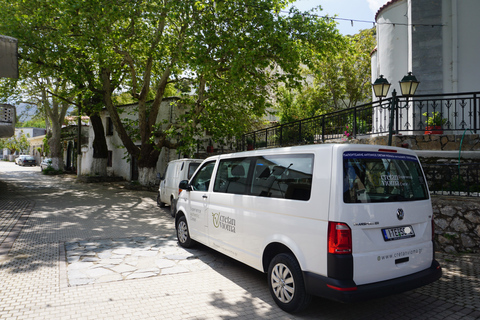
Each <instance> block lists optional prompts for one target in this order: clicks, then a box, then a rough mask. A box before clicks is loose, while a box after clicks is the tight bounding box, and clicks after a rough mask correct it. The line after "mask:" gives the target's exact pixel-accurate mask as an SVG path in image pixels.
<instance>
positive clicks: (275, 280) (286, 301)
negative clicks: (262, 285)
mask: <svg viewBox="0 0 480 320" xmlns="http://www.w3.org/2000/svg"><path fill="white" fill-rule="evenodd" d="M268 287H269V289H270V294H271V295H272V297H273V300H274V301H275V303H276V304H277V305H278V306H279V307H280V309H282V310H284V311H286V312H291V313H294V312H300V311H302V310H304V309H305V308H306V307H307V306H308V304H309V303H310V300H311V296H310V295H309V294H307V292H306V289H305V283H304V282H303V275H302V269H301V268H300V265H299V264H298V262H297V260H296V259H295V257H293V256H292V255H291V254H288V253H280V254H278V255H276V256H275V257H274V258H273V259H272V261H271V262H270V265H269V268H268Z"/></svg>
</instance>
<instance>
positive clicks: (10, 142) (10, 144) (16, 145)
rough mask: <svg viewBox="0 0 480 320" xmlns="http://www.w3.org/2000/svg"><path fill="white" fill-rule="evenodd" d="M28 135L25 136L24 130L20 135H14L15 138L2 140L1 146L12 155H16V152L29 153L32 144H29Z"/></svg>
mask: <svg viewBox="0 0 480 320" xmlns="http://www.w3.org/2000/svg"><path fill="white" fill-rule="evenodd" d="M28 136H29V135H28V134H26V135H25V133H24V132H23V130H22V131H21V133H20V135H18V136H17V135H14V136H13V137H10V138H7V139H0V140H1V142H0V146H2V148H6V149H8V150H9V151H10V154H14V153H15V152H17V151H19V152H23V153H25V152H27V151H28V148H29V147H30V142H28V139H27V138H28Z"/></svg>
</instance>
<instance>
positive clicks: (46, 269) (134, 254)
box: [0, 161, 480, 320]
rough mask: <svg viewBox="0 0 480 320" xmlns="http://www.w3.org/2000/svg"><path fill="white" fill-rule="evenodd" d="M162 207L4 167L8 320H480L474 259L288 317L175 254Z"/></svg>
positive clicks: (108, 188) (1, 299)
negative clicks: (430, 278)
mask: <svg viewBox="0 0 480 320" xmlns="http://www.w3.org/2000/svg"><path fill="white" fill-rule="evenodd" d="M155 197H156V194H155V193H154V192H146V191H132V190H127V189H125V188H124V187H123V185H122V184H119V183H116V184H114V183H96V184H84V183H77V182H76V180H75V178H74V177H73V176H44V175H42V174H41V173H40V169H39V167H18V166H16V165H15V164H13V163H8V162H4V161H0V319H233V318H235V319H382V320H385V319H480V255H478V254H464V255H443V254H437V260H438V261H439V262H440V263H441V265H442V267H443V272H444V276H443V277H442V278H441V279H440V280H439V281H437V282H435V283H433V284H430V285H428V286H425V287H422V288H420V289H417V290H414V291H411V292H407V293H403V294H399V295H394V296H389V297H385V298H382V299H376V300H371V301H367V302H362V303H353V304H341V303H336V302H332V301H328V300H325V299H320V298H314V299H313V301H312V304H311V306H310V307H309V308H308V309H307V310H306V311H304V312H303V313H300V314H296V315H291V314H288V313H285V312H283V311H282V310H280V309H279V308H278V307H277V306H276V305H275V304H274V302H273V300H272V298H271V297H270V294H269V291H268V287H267V284H266V276H265V275H264V274H262V273H260V272H258V271H256V270H253V269H251V268H249V267H247V266H245V265H243V264H241V263H239V262H236V261H234V260H232V259H230V258H228V257H225V256H223V255H222V254H220V253H217V252H215V251H213V250H211V249H209V248H207V247H204V246H201V245H198V246H197V247H195V248H194V249H189V250H185V249H183V248H181V247H179V246H178V244H177V243H176V241H175V237H174V225H173V220H172V218H171V217H170V214H169V212H168V208H166V209H167V210H163V209H160V208H158V207H157V206H156V202H155Z"/></svg>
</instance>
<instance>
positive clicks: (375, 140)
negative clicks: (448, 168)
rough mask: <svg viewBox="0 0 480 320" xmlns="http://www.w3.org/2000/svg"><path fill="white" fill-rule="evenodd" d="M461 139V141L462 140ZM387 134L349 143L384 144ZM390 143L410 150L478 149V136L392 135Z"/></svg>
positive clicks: (479, 143) (479, 147)
mask: <svg viewBox="0 0 480 320" xmlns="http://www.w3.org/2000/svg"><path fill="white" fill-rule="evenodd" d="M462 139H463V141H462ZM387 141H388V136H379V137H368V138H359V139H358V140H352V141H351V142H350V143H362V144H378V145H386V144H387ZM392 145H393V146H397V147H406V148H409V149H412V150H430V151H440V150H441V151H458V150H460V145H461V147H462V151H467V152H468V151H480V136H479V135H478V134H471V133H470V132H468V134H465V136H464V135H463V134H460V135H453V134H420V135H393V137H392Z"/></svg>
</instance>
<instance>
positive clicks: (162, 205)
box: [157, 191, 165, 208]
mask: <svg viewBox="0 0 480 320" xmlns="http://www.w3.org/2000/svg"><path fill="white" fill-rule="evenodd" d="M157 206H159V207H160V208H165V202H162V200H161V198H160V191H158V193H157Z"/></svg>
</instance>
